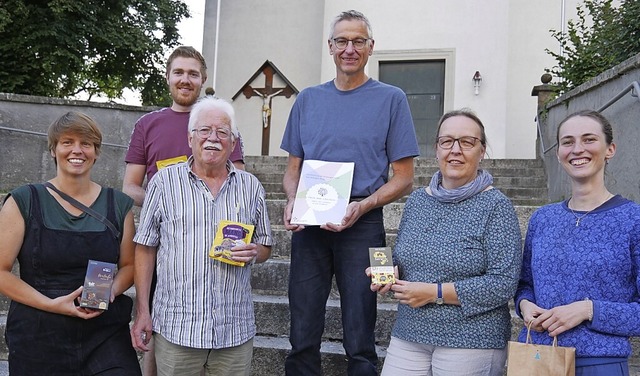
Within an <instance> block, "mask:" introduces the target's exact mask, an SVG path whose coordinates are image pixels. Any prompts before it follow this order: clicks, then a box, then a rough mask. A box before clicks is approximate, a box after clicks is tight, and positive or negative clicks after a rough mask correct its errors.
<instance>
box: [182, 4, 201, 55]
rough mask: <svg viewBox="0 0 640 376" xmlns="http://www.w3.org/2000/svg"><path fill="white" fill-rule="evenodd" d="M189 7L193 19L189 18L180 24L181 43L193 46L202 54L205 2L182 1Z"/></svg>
mask: <svg viewBox="0 0 640 376" xmlns="http://www.w3.org/2000/svg"><path fill="white" fill-rule="evenodd" d="M182 1H183V2H184V3H185V4H187V6H188V7H189V12H190V13H191V18H187V19H186V20H183V21H182V22H180V23H179V24H178V30H179V31H180V37H181V38H180V43H181V44H183V45H186V46H193V47H195V48H196V49H197V50H198V51H200V52H202V34H203V27H204V3H205V0H182Z"/></svg>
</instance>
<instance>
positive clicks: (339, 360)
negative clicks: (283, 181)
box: [0, 308, 640, 376]
mask: <svg viewBox="0 0 640 376" xmlns="http://www.w3.org/2000/svg"><path fill="white" fill-rule="evenodd" d="M259 312H260V311H259V310H258V308H256V314H258V313H259ZM260 313H263V312H260ZM265 316H269V314H268V312H267V314H266V315H265ZM277 319H280V318H279V317H276V316H271V321H276V320H277ZM379 320H380V319H379ZM287 322H288V319H287ZM330 323H331V322H330V321H328V322H327V324H328V325H329V324H330ZM5 326H6V317H5V316H4V315H2V316H0V335H1V336H2V337H4V330H5ZM521 327H522V321H521V320H520V319H519V318H517V317H514V318H513V319H512V340H514V339H515V338H516V337H517V333H518V332H519V330H520V328H521ZM258 330H259V333H258V334H257V335H256V337H255V338H254V352H253V358H252V375H254V376H271V375H281V374H284V360H285V357H286V355H287V352H288V351H289V350H290V349H291V346H290V344H289V340H288V338H287V336H286V334H282V335H263V334H261V333H260V327H259V329H258ZM1 342H2V343H1V344H0V376H8V375H9V369H8V364H7V362H6V359H7V357H8V352H7V349H6V345H5V344H4V341H1ZM632 342H633V348H634V354H637V351H638V349H640V343H639V341H638V339H637V338H634V339H633V340H632ZM386 343H388V341H387V342H385V343H384V344H378V345H376V351H377V353H378V357H379V365H378V372H380V370H381V367H382V364H383V363H384V358H385V356H386ZM321 353H322V371H323V374H324V375H327V376H334V375H335V376H337V375H344V374H345V368H346V356H345V353H344V349H343V347H342V343H341V342H340V341H330V340H325V341H323V342H322V345H321ZM629 366H630V367H629V368H630V375H631V376H640V362H639V361H638V357H637V356H632V357H631V358H630V360H629Z"/></svg>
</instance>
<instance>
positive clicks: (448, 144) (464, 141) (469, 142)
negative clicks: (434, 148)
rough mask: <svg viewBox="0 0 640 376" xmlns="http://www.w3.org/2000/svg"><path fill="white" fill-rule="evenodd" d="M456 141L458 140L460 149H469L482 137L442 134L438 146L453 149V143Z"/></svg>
mask: <svg viewBox="0 0 640 376" xmlns="http://www.w3.org/2000/svg"><path fill="white" fill-rule="evenodd" d="M456 141H457V142H458V145H459V146H460V149H462V150H469V149H473V147H474V146H476V144H477V143H478V141H480V139H479V138H478V137H472V136H463V137H458V138H453V137H451V136H441V137H438V146H439V147H441V148H442V149H446V150H449V149H453V145H454V144H455V143H456Z"/></svg>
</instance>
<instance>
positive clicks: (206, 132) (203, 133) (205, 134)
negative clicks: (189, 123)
mask: <svg viewBox="0 0 640 376" xmlns="http://www.w3.org/2000/svg"><path fill="white" fill-rule="evenodd" d="M191 132H196V134H197V135H198V137H200V138H205V139H206V138H209V137H211V134H213V132H216V136H217V137H218V138H219V139H221V140H226V139H227V138H229V137H231V130H230V129H229V128H215V129H214V128H211V127H200V128H196V129H192V130H191Z"/></svg>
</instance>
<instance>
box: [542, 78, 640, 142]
mask: <svg viewBox="0 0 640 376" xmlns="http://www.w3.org/2000/svg"><path fill="white" fill-rule="evenodd" d="M628 91H631V96H632V97H636V98H638V100H639V101H640V97H638V95H639V94H640V82H639V81H633V82H632V83H630V84H629V85H628V86H627V87H625V88H624V89H623V90H622V91H621V92H619V93H618V94H617V95H616V96H615V97H613V98H611V100H609V101H608V102H607V103H605V104H603V105H602V106H600V108H598V109H597V110H596V111H598V112H602V111H604V110H606V109H607V108H609V106H611V105H612V104H614V103H615V102H616V101H617V100H619V99H620V98H622V97H624V96H625V94H627V92H628ZM538 132H539V133H540V143H541V145H544V141H543V139H542V130H541V129H540V122H539V121H538ZM556 146H558V143H557V142H554V143H553V145H551V146H549V148H548V149H544V151H543V152H542V155H545V154H547V152H548V151H549V150H551V149H553V148H555V147H556ZM542 147H543V148H544V146H542Z"/></svg>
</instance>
